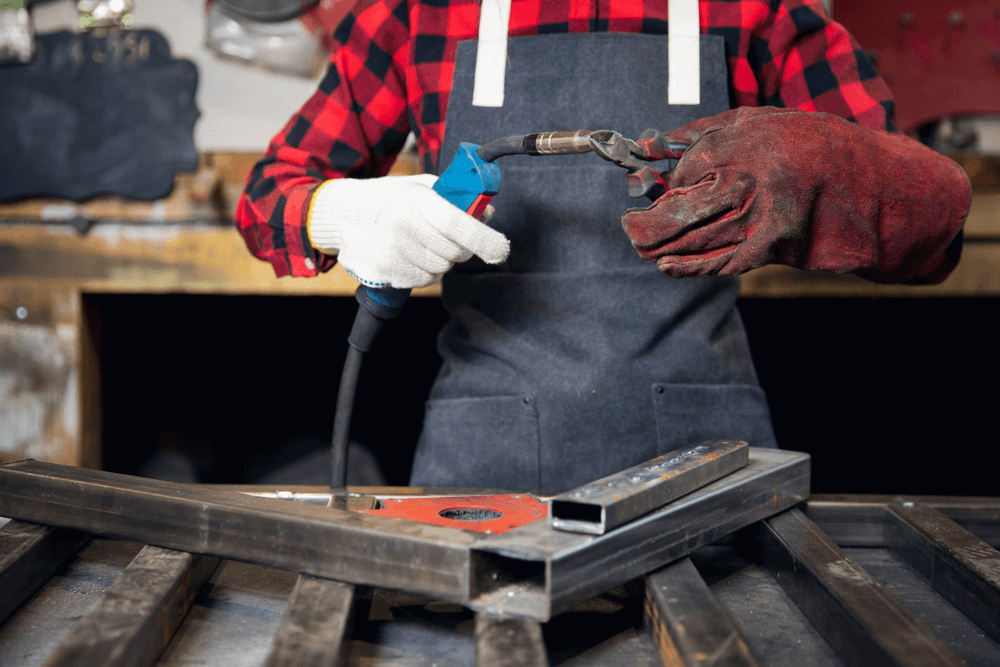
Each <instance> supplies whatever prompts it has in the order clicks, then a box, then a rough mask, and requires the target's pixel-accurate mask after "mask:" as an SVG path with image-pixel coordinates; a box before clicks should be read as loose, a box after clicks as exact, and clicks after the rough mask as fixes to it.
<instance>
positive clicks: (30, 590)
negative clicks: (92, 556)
mask: <svg viewBox="0 0 1000 667" xmlns="http://www.w3.org/2000/svg"><path fill="white" fill-rule="evenodd" d="M88 542H90V535H87V534H86V533H79V532H77V531H74V530H66V529H65V528H49V527H48V526H39V525H37V524H33V523H23V522H21V521H10V522H8V523H7V524H5V525H3V526H2V527H0V625H2V624H3V622H4V621H6V620H7V618H8V617H9V616H10V615H11V614H12V613H14V611H16V610H17V608H18V607H20V606H21V605H22V604H24V602H25V601H26V600H28V599H29V598H30V597H31V596H32V595H34V593H35V591H37V590H38V589H39V588H41V587H42V585H44V584H45V582H46V581H48V580H49V578H50V577H51V576H52V575H53V574H55V572H56V571H57V570H58V569H59V568H60V567H62V566H63V565H65V564H66V563H68V562H69V561H71V560H73V558H74V557H75V556H76V554H77V552H79V551H80V549H82V548H83V547H84V546H86V545H87V543H88Z"/></svg>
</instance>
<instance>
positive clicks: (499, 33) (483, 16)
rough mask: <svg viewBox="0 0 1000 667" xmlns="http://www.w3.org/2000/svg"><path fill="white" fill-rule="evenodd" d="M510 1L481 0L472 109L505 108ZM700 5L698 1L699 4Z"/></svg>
mask: <svg viewBox="0 0 1000 667" xmlns="http://www.w3.org/2000/svg"><path fill="white" fill-rule="evenodd" d="M510 1H511V0H482V5H481V6H480V9H479V47H478V49H477V51H476V82H475V86H474V87H473V89H472V106H474V107H502V106H503V86H504V79H505V77H506V70H507V28H508V25H509V24H510ZM696 1H697V0H696Z"/></svg>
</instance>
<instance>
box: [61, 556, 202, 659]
mask: <svg viewBox="0 0 1000 667" xmlns="http://www.w3.org/2000/svg"><path fill="white" fill-rule="evenodd" d="M218 565H219V559H218V558H212V557H210V556H199V555H192V554H189V553H184V552H181V551H172V550H170V549H161V548H159V547H153V546H147V547H145V548H143V550H142V551H141V552H139V555H138V556H136V557H135V558H134V559H133V560H132V562H131V563H130V564H129V565H128V567H127V568H125V571H124V572H122V574H121V576H120V577H118V579H117V580H115V582H114V583H113V584H112V585H111V586H110V587H109V588H108V590H107V591H106V592H105V594H104V596H103V597H102V598H101V600H100V602H98V604H97V607H95V608H94V609H93V610H92V611H91V612H90V613H89V614H87V615H86V616H85V617H84V618H82V619H81V620H80V621H79V623H77V624H76V625H75V626H74V628H73V630H72V631H71V632H70V634H69V636H68V637H67V638H66V640H65V641H64V642H63V643H62V644H60V645H59V647H58V648H57V649H56V651H55V653H53V654H52V655H51V656H50V657H49V659H48V660H47V661H46V662H45V665H46V667H148V666H149V665H153V664H155V662H156V659H157V657H159V655H160V653H161V652H162V651H163V649H164V647H166V645H167V644H168V643H169V641H170V638H171V637H172V636H173V634H174V631H175V630H176V629H177V627H178V626H179V625H180V623H181V621H182V620H184V617H185V616H186V615H187V612H188V610H190V608H191V604H192V603H193V602H194V597H195V594H196V593H197V592H198V589H199V588H200V587H201V585H202V584H204V583H205V582H206V581H208V578H209V577H211V576H212V573H213V572H215V568H216V567H217V566H218Z"/></svg>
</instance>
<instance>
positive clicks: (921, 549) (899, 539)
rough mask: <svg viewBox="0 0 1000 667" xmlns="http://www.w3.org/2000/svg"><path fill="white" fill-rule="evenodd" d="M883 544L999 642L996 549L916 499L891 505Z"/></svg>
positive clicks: (999, 583) (999, 589) (999, 593)
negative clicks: (915, 501)
mask: <svg viewBox="0 0 1000 667" xmlns="http://www.w3.org/2000/svg"><path fill="white" fill-rule="evenodd" d="M885 536H886V542H887V543H888V545H889V548H891V549H892V550H893V551H894V552H895V553H896V554H897V555H898V556H899V557H900V558H902V559H903V560H904V561H905V562H906V563H907V564H909V565H910V566H911V567H912V568H913V569H914V570H916V571H917V572H919V573H920V574H921V575H922V576H923V577H924V578H925V579H927V580H929V581H930V583H931V586H933V588H934V590H936V591H937V592H938V593H940V594H941V596H942V597H944V598H945V599H946V600H948V602H950V603H951V604H953V605H954V606H955V607H956V608H957V609H959V610H960V611H961V612H962V613H963V614H965V615H966V616H968V617H969V618H970V619H971V620H972V621H973V622H974V623H975V624H976V625H977V626H979V627H980V628H982V630H983V631H984V632H986V633H987V634H988V635H990V636H991V637H993V638H994V639H996V640H998V641H1000V552H997V550H996V549H993V548H992V547H990V545H988V544H986V543H985V542H983V541H982V540H981V539H979V538H978V537H976V536H975V535H973V534H972V533H970V532H968V531H967V530H965V529H964V528H962V527H961V526H959V525H958V524H957V523H955V522H954V521H952V520H950V519H949V518H948V517H946V516H944V515H943V514H941V513H940V512H938V511H936V510H933V509H931V508H929V507H924V506H922V505H918V504H915V503H906V504H893V505H890V506H889V509H888V513H887V515H886V524H885Z"/></svg>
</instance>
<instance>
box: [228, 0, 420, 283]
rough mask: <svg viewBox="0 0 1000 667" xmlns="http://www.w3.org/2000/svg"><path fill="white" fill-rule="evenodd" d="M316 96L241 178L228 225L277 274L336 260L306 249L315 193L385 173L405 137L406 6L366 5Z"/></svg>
mask: <svg viewBox="0 0 1000 667" xmlns="http://www.w3.org/2000/svg"><path fill="white" fill-rule="evenodd" d="M333 38H334V42H335V43H336V44H337V46H338V48H337V49H336V50H335V51H334V53H333V56H332V57H331V58H330V64H329V67H328V69H327V72H326V75H325V76H324V78H323V80H322V81H321V82H320V84H319V89H318V90H317V91H316V93H315V94H314V95H313V96H312V97H311V98H310V99H309V100H308V101H307V102H306V103H305V105H304V106H303V107H302V108H301V109H300V110H299V111H298V113H296V114H295V115H294V116H293V117H292V119H291V120H289V121H288V123H287V124H286V125H285V127H284V129H282V130H281V132H279V133H278V134H277V135H276V136H275V137H274V139H272V140H271V143H270V146H269V147H268V150H267V153H266V154H265V156H264V158H263V159H262V160H261V161H260V162H258V163H257V164H256V165H255V166H254V168H253V170H252V171H251V172H250V175H249V176H248V177H247V182H246V186H245V188H244V191H243V195H242V196H241V197H240V201H239V204H238V205H237V209H236V226H237V228H238V229H239V231H240V234H241V235H242V236H243V239H244V241H245V242H246V244H247V247H248V248H249V249H250V251H251V252H252V253H253V254H254V255H256V256H257V257H258V258H260V259H265V260H267V261H269V262H270V263H271V265H272V267H273V268H274V272H275V274H277V275H278V276H286V275H293V276H314V275H316V274H317V273H319V272H320V271H327V270H329V269H330V268H332V267H333V266H334V264H335V263H336V261H335V259H334V258H332V257H328V256H326V255H323V254H321V253H319V252H317V251H316V250H315V249H313V248H312V246H311V245H310V243H309V236H308V233H307V231H306V215H307V214H308V210H309V201H310V198H311V196H312V193H313V191H314V190H315V189H316V188H317V187H318V186H319V185H320V184H321V183H322V182H323V181H325V180H327V179H331V178H345V177H347V178H359V177H375V176H384V175H385V174H386V173H387V172H388V171H389V168H390V167H391V166H392V163H393V161H394V160H395V157H396V155H397V154H398V153H399V151H400V149H401V148H402V147H403V143H404V142H405V140H406V135H407V133H408V132H409V119H408V116H407V103H406V87H405V68H406V60H407V57H408V45H409V30H408V16H407V6H406V2H405V0H364V1H363V2H361V3H359V5H358V6H357V7H356V8H355V9H354V10H352V11H351V12H350V13H349V14H348V15H347V17H346V18H345V19H344V21H343V22H342V23H341V24H340V26H339V27H338V28H337V30H336V31H335V32H334V35H333Z"/></svg>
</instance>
